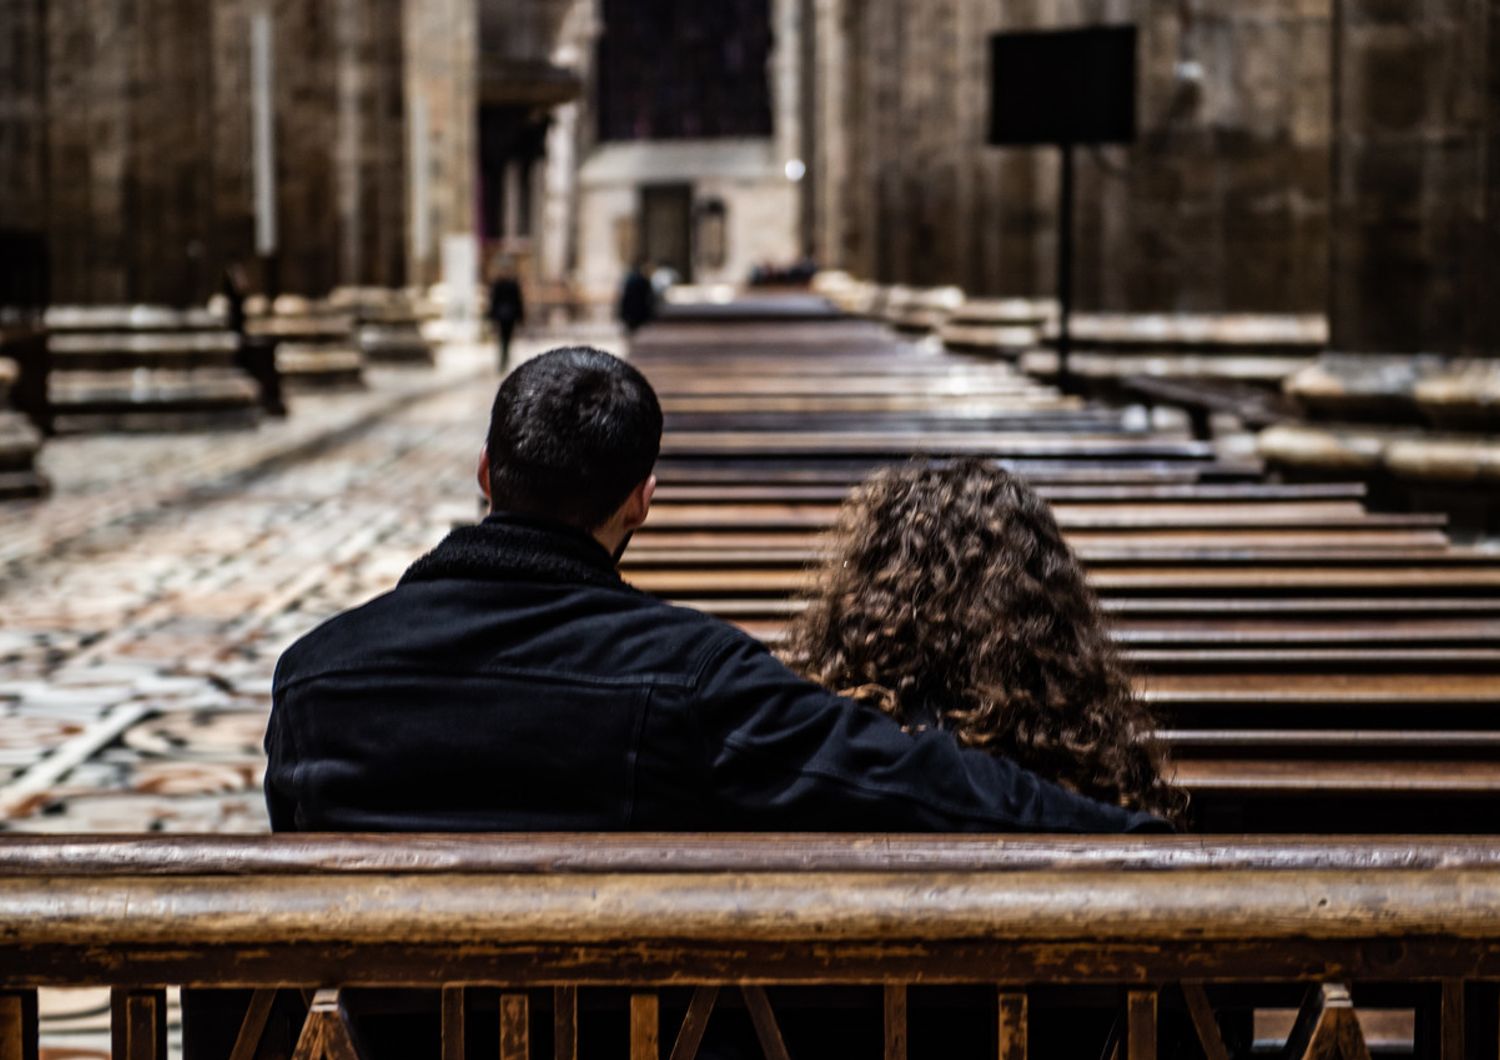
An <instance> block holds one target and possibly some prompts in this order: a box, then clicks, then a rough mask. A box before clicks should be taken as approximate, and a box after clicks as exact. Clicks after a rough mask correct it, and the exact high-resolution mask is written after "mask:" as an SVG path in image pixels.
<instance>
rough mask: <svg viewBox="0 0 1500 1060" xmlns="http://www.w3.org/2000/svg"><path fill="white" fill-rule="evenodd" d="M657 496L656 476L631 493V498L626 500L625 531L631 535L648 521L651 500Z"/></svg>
mask: <svg viewBox="0 0 1500 1060" xmlns="http://www.w3.org/2000/svg"><path fill="white" fill-rule="evenodd" d="M654 496H656V476H655V475H652V476H650V477H649V478H647V479H646V481H645V482H642V483H641V484H640V485H639V486H637V487H636V488H635V489H633V490H631V491H630V496H629V497H627V498H625V525H624V528H623V529H624V530H625V532H626V533H630V532H631V531H633V530H637V529H639V528H640V527H641V525H642V524H643V523H645V521H646V515H647V513H649V512H650V511H651V498H652V497H654Z"/></svg>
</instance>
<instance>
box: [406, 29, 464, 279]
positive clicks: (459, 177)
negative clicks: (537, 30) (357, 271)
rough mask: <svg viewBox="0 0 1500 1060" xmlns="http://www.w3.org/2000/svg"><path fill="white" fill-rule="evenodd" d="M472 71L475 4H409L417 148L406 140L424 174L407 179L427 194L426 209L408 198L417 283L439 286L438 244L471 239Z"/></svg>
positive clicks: (409, 83)
mask: <svg viewBox="0 0 1500 1060" xmlns="http://www.w3.org/2000/svg"><path fill="white" fill-rule="evenodd" d="M478 63H479V9H478V3H477V0H408V2H407V4H406V68H407V74H406V83H407V98H408V99H409V100H411V102H412V105H413V106H414V107H421V108H423V111H424V113H423V115H422V116H421V117H416V118H414V126H413V127H414V128H415V130H416V133H422V134H425V135H423V136H422V140H423V145H422V146H420V147H419V145H418V144H417V143H416V142H415V139H416V134H414V135H413V137H412V139H413V141H414V142H413V144H412V163H411V164H412V165H419V164H422V163H423V162H424V161H425V163H426V172H425V174H423V175H421V176H418V175H416V174H413V175H412V185H413V187H415V188H417V189H421V190H425V193H426V194H425V200H426V201H425V202H418V201H416V197H415V196H414V197H413V202H412V204H411V210H412V215H413V219H412V221H411V224H410V236H411V244H412V245H411V247H410V255H411V275H412V280H413V281H414V282H417V283H433V282H435V281H436V280H437V279H438V278H439V273H440V268H441V262H440V254H439V248H440V246H441V243H442V240H443V239H445V238H446V237H449V236H454V235H458V236H465V237H468V238H470V239H473V238H475V201H474V200H475V194H476V188H475V168H476V161H475V160H476V158H477V143H476V127H477V126H478V124H479V122H478V113H479V102H478V85H477V72H478ZM418 213H420V214H422V215H423V217H422V219H421V220H420V221H418V220H417V219H416V216H417V214H418ZM418 236H422V237H424V238H423V239H422V240H421V241H420V242H421V244H422V245H418V242H419V240H418V238H417V237H418Z"/></svg>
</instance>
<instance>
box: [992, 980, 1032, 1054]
mask: <svg viewBox="0 0 1500 1060" xmlns="http://www.w3.org/2000/svg"><path fill="white" fill-rule="evenodd" d="M999 1002H1000V1003H999V1010H1000V1011H999V1018H1000V1034H999V1041H1000V1049H999V1053H1000V1060H1026V1050H1027V1035H1028V1033H1029V1032H1030V1013H1029V1012H1028V1011H1027V1008H1028V1004H1027V1001H1026V995H1025V994H1021V993H1016V992H1012V991H1006V990H1001V991H1000V999H999Z"/></svg>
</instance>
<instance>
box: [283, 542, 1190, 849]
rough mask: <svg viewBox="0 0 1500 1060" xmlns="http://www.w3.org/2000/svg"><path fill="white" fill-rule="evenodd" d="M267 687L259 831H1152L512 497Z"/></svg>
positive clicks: (319, 640)
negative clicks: (789, 653)
mask: <svg viewBox="0 0 1500 1060" xmlns="http://www.w3.org/2000/svg"><path fill="white" fill-rule="evenodd" d="M273 699H274V706H273V709H272V713H271V720H270V726H269V729H268V731H267V735H266V750H267V752H268V753H269V756H270V762H269V767H268V771H267V774H266V798H267V802H268V804H269V807H270V812H271V824H272V827H273V828H274V829H276V830H278V831H289V830H306V831H359V830H365V831H429V830H430V831H442V830H448V831H567V830H574V831H589V830H600V831H610V830H642V831H650V830H659V831H678V830H683V831H686V830H694V831H696V830H712V831H734V830H768V831H799V830H827V831H999V832H1003V831H1018V830H1035V831H1061V832H1117V831H1127V830H1138V829H1154V828H1159V827H1161V824H1160V822H1158V821H1156V820H1155V819H1154V818H1151V817H1148V816H1146V815H1143V814H1137V813H1130V812H1127V811H1124V810H1121V809H1117V808H1114V807H1109V806H1104V805H1101V804H1099V803H1096V802H1093V801H1090V800H1088V799H1085V798H1081V797H1079V796H1077V795H1074V794H1071V793H1069V792H1067V791H1065V790H1063V789H1062V788H1060V787H1057V786H1055V785H1053V784H1049V783H1046V782H1044V781H1041V780H1039V779H1038V778H1037V777H1035V776H1033V775H1032V774H1030V773H1028V772H1025V771H1023V770H1021V769H1020V768H1018V767H1017V766H1015V765H1014V764H1012V763H1010V762H1008V761H1006V760H1004V759H1001V758H996V757H993V756H991V755H989V754H985V753H981V752H978V751H968V750H961V749H960V748H959V746H958V745H957V743H956V742H955V741H954V740H953V739H952V737H951V736H949V735H948V734H946V733H942V732H925V733H921V734H919V735H911V734H908V733H905V732H903V731H902V730H901V728H900V727H899V726H898V725H897V724H896V723H895V722H893V721H892V720H890V719H889V718H887V717H886V716H884V715H883V714H881V713H879V712H878V711H876V710H873V709H871V708H868V707H864V706H861V705H859V704H856V703H853V702H851V701H849V700H845V699H841V698H839V697H837V696H834V695H830V694H829V693H828V692H825V691H823V690H822V689H820V688H818V687H816V686H814V685H812V684H809V683H807V682H805V681H803V680H801V679H799V678H797V677H796V676H794V675H793V674H792V673H791V672H790V671H788V670H787V669H786V668H785V667H784V666H782V664H781V663H780V662H778V661H777V660H776V659H775V658H774V657H773V656H772V655H771V654H770V653H769V652H768V651H767V650H766V648H765V647H764V646H763V645H762V644H760V642H758V641H756V640H755V639H753V638H751V637H750V636H748V635H746V634H745V633H743V632H741V631H739V630H738V629H735V628H734V627H732V626H729V625H726V624H724V623H721V622H718V621H716V620H714V619H712V618H709V617H708V616H706V615H703V614H700V613H698V612H696V611H690V610H687V609H685V608H680V607H673V606H670V605H668V604H666V603H663V602H661V601H660V600H657V599H655V598H653V597H651V596H648V595H645V594H644V593H641V592H637V591H636V590H634V589H632V588H630V587H629V586H627V585H625V584H624V583H623V582H622V581H621V580H620V578H619V576H618V575H617V574H616V572H615V570H614V566H613V563H612V561H611V557H610V556H609V555H608V554H607V553H606V552H605V550H604V549H603V548H602V547H601V546H600V545H599V544H598V543H597V542H596V541H595V540H594V539H593V538H592V537H590V536H588V535H586V534H583V533H581V532H578V531H575V530H572V529H569V528H566V527H563V526H559V525H555V524H550V523H544V522H539V521H536V520H529V519H523V518H519V517H514V516H506V515H493V516H491V517H489V518H488V519H486V520H485V521H484V523H482V524H480V525H479V526H475V527H467V528H463V529H459V530H455V531H454V532H453V533H451V534H450V535H449V536H448V538H447V539H446V540H444V541H443V542H442V544H440V545H439V546H438V548H437V549H436V550H434V551H433V552H431V553H430V554H428V555H427V556H425V557H423V558H422V559H421V560H419V561H418V562H417V563H416V564H415V565H413V566H412V568H411V569H410V570H409V571H407V573H406V575H405V576H404V577H403V578H402V579H401V582H400V584H399V585H398V586H397V587H396V588H395V589H393V590H392V591H390V592H388V593H386V594H385V595H383V596H380V597H378V598H376V599H375V600H373V601H371V602H370V603H367V604H365V605H364V606H363V607H359V608H356V609H354V610H352V611H348V612H346V613H344V614H341V615H339V616H337V617H335V618H333V619H331V620H329V621H328V622H325V623H324V624H323V625H321V626H319V627H318V628H317V629H315V630H314V631H313V632H311V633H309V634H308V635H307V636H305V637H303V638H302V639H301V640H299V641H298V642H297V643H296V644H294V645H293V646H292V647H291V648H290V649H288V650H287V652H286V654H284V655H283V656H282V657H281V661H280V663H279V665H278V666H277V670H276V680H275V687H274V691H273Z"/></svg>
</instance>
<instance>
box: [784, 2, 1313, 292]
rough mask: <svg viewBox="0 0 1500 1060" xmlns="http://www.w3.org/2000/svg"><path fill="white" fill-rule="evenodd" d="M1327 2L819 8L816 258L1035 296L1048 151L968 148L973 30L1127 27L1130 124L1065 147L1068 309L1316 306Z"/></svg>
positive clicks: (978, 86) (977, 91) (979, 97)
mask: <svg viewBox="0 0 1500 1060" xmlns="http://www.w3.org/2000/svg"><path fill="white" fill-rule="evenodd" d="M1330 4H1331V0H1303V2H1300V3H1297V4H1288V3H1286V2H1284V0H1236V2H1235V3H1233V4H1231V3H1227V2H1212V3H1210V2H1207V0H1179V2H1174V3H1163V2H1152V0H1108V2H1092V3H1085V2H1081V0H1004V2H1002V0H931V2H927V3H923V4H920V5H918V4H909V3H903V2H901V0H867V2H864V3H854V2H852V0H819V5H818V15H817V19H816V21H815V28H816V31H817V32H818V33H819V35H820V38H821V39H820V41H819V42H818V45H817V47H816V49H815V51H816V54H817V55H818V57H819V63H818V69H817V71H816V75H815V77H814V80H813V91H814V92H815V93H816V94H817V95H818V97H819V100H818V103H817V104H816V105H815V106H814V108H813V110H814V113H815V114H816V115H817V120H818V122H819V126H820V127H819V130H818V134H817V137H816V140H817V142H818V143H819V144H820V145H822V147H821V150H820V155H819V159H820V160H821V162H822V165H821V166H817V167H815V179H817V180H819V181H820V182H822V185H823V186H822V188H821V189H820V191H819V193H818V194H817V196H816V200H817V201H818V202H820V203H822V204H823V210H822V213H821V215H820V219H819V224H818V226H817V242H818V246H817V248H816V249H817V251H818V254H819V256H820V257H821V258H822V259H823V260H824V261H826V262H830V263H834V264H843V265H846V266H848V267H850V268H852V269H854V270H855V271H857V272H859V273H861V274H863V275H869V276H874V277H877V278H879V279H881V280H885V281H889V282H910V283H919V284H938V283H950V282H954V283H959V284H961V285H963V286H965V287H966V288H968V289H970V290H972V291H975V292H978V293H987V294H1049V293H1051V292H1052V290H1053V285H1054V268H1055V266H1054V258H1053V254H1054V247H1055V239H1056V214H1055V209H1056V201H1055V200H1056V194H1057V191H1056V189H1057V165H1056V157H1055V156H1056V152H1055V151H1054V150H1052V149H1047V148H1039V149H996V148H989V147H986V146H984V144H983V141H984V134H985V127H986V123H987V119H988V88H987V80H988V37H989V35H990V34H991V33H993V32H996V31H999V30H1008V29H1041V28H1053V27H1062V26H1072V25H1080V24H1089V23H1108V22H1126V21H1133V22H1136V23H1138V24H1139V25H1140V28H1141V34H1142V38H1141V39H1142V44H1141V68H1142V69H1141V76H1140V84H1139V89H1140V129H1141V136H1140V140H1139V142H1138V143H1137V144H1136V145H1135V146H1133V147H1130V148H1107V149H1103V150H1100V151H1098V152H1089V151H1085V152H1084V153H1083V154H1082V157H1081V158H1080V167H1079V195H1080V199H1079V205H1080V210H1079V222H1078V223H1079V227H1078V237H1079V243H1078V253H1079V261H1078V273H1077V284H1078V293H1079V299H1080V304H1081V305H1083V306H1085V307H1090V308H1100V309H1120V310H1173V309H1178V310H1317V309H1321V308H1322V306H1323V304H1324V300H1325V291H1326V285H1325V277H1326V271H1327V270H1326V262H1327V210H1328V170H1329V142H1330V133H1329V113H1330V105H1329V89H1330V82H1329V62H1328V54H1329V40H1330V38H1329V34H1330V26H1331V9H1330ZM840 35H841V36H842V39H841V40H840V39H838V37H839V36H840ZM1194 64H1197V65H1196V66H1195V65H1194ZM1198 70H1201V77H1200V76H1198V75H1197V73H1196V71H1198ZM840 124H844V125H845V126H846V127H845V128H844V130H843V131H842V133H841V132H840V131H839V125H840ZM839 202H842V203H844V206H843V208H842V210H838V209H837V208H836V204H837V203H839ZM836 214H837V215H838V216H835V215H836Z"/></svg>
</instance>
